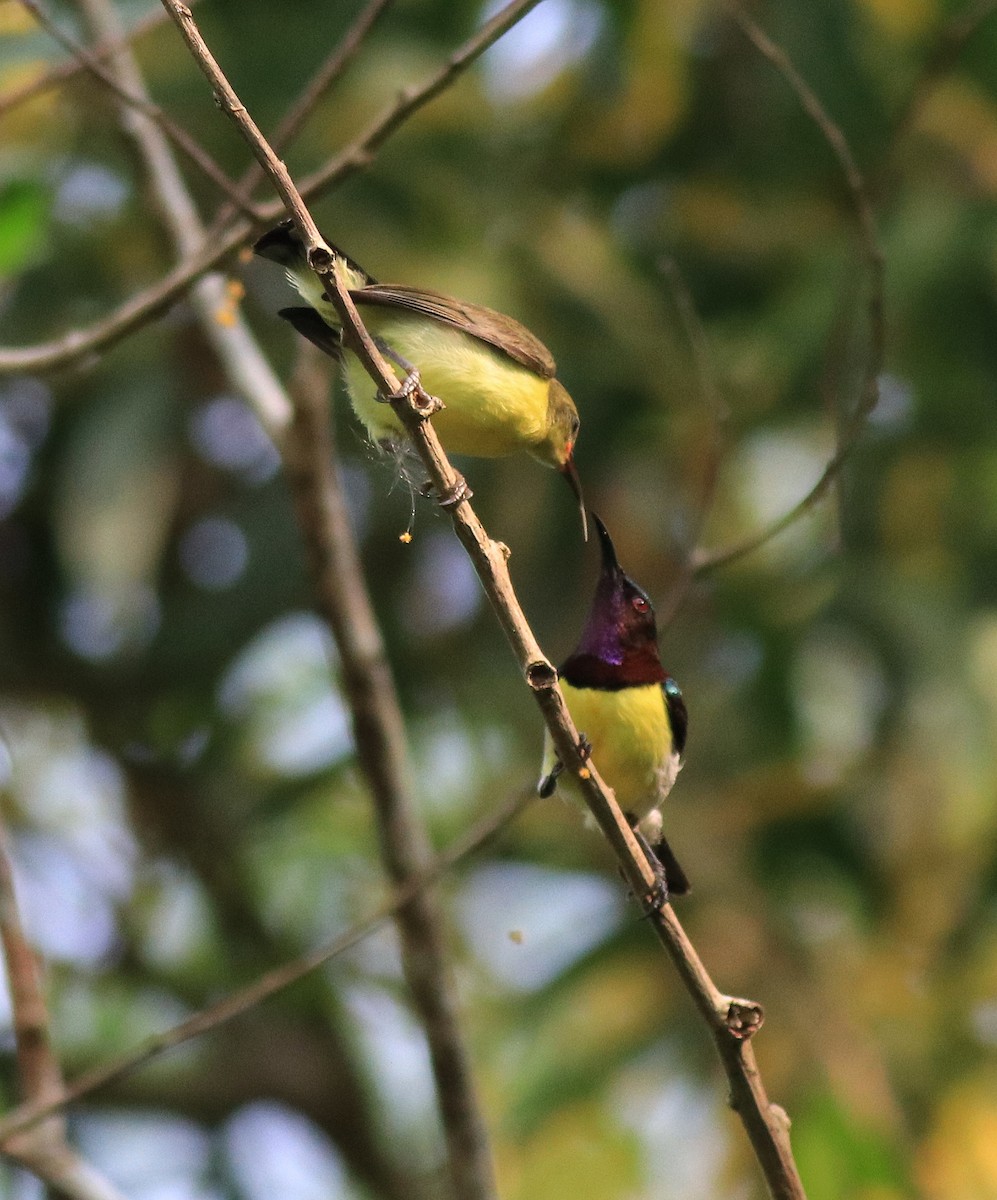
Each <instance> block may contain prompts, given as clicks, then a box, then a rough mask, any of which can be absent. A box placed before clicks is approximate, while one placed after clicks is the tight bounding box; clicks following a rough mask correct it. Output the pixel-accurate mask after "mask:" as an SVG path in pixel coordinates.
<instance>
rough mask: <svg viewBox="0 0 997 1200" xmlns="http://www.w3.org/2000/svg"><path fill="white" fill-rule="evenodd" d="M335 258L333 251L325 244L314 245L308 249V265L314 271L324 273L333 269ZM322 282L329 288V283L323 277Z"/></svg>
mask: <svg viewBox="0 0 997 1200" xmlns="http://www.w3.org/2000/svg"><path fill="white" fill-rule="evenodd" d="M333 262H334V258H333V255H332V253H331V252H330V251H329V250H328V249H327V247H325V246H312V247H311V248H310V249H309V251H308V265H309V267H311V269H312V270H313V271H317V272H319V274H324V273H325V272H327V271H331V270H332V264H333ZM322 282H323V283H324V284H325V286H326V288H328V286H329V285H328V283H326V281H325V280H324V279H323V280H322Z"/></svg>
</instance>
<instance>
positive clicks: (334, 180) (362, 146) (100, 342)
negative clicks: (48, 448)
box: [0, 0, 539, 376]
mask: <svg viewBox="0 0 997 1200" xmlns="http://www.w3.org/2000/svg"><path fill="white" fill-rule="evenodd" d="M537 3H539V0H513V3H510V4H508V5H506V6H505V8H503V9H501V10H500V11H499V12H498V13H497V14H496V16H495V17H494V18H493V19H492V20H491V21H489V22H488V23H487V24H486V25H484V26H482V28H481V29H479V30H478V31H477V32H476V33H475V34H473V35H472V36H471V37H470V38H468V39H467V41H466V42H465V43H464V44H463V46H461V47H460V48H459V49H458V50H457V51H456V52H455V53H454V54H452V55H451V56H450V58H449V59H448V60H447V62H446V63H444V65H443V66H442V67H440V68H439V69H438V70H436V71H434V72H433V73H432V74H431V75H430V76H428V78H426V79H425V80H424V81H423V82H422V83H421V84H419V85H417V86H415V87H410V88H406V89H404V90H403V91H402V92H401V94H400V95H399V96H398V97H397V99H396V100H395V101H394V102H393V103H392V104H391V105H389V106H388V108H387V109H386V110H385V111H384V112H383V113H382V114H381V116H380V117H378V118H377V120H375V121H373V122H372V123H371V125H370V126H369V127H368V128H367V130H366V131H365V132H364V133H363V134H361V135H360V136H359V137H358V138H355V139H354V140H353V141H352V142H351V143H350V144H349V145H348V146H346V147H345V148H344V149H343V150H341V151H340V152H339V153H338V154H336V155H334V156H333V157H332V158H331V159H330V160H329V162H328V163H326V165H325V166H324V167H322V168H320V169H319V170H318V171H316V172H314V173H313V174H312V175H311V176H310V177H309V181H308V182H306V183H305V184H302V186H301V188H300V189H299V191H300V193H301V195H302V196H304V197H305V199H310V198H311V197H313V196H317V195H320V194H322V193H324V192H325V191H327V190H328V189H329V188H330V187H331V186H332V185H333V184H338V183H342V182H343V181H344V180H346V179H348V178H349V177H350V176H352V175H353V174H355V173H356V172H357V171H359V170H360V169H361V168H363V167H365V166H367V165H368V164H369V163H370V162H371V161H372V160H373V159H374V157H375V156H376V153H377V150H378V149H379V148H380V147H381V146H382V145H383V144H384V142H385V141H386V140H387V139H388V137H390V135H391V134H393V133H394V132H395V131H396V130H398V129H399V128H400V127H401V126H402V125H403V124H404V122H405V121H406V120H408V119H409V118H410V117H411V116H413V115H414V113H416V112H417V111H418V110H419V109H420V108H421V107H422V106H423V105H424V104H428V103H429V101H430V100H432V99H434V98H435V97H436V96H438V95H439V94H440V93H441V92H443V91H444V90H445V89H446V88H448V87H450V86H451V85H452V84H453V83H454V82H455V81H456V79H457V78H458V77H459V76H460V75H461V74H462V73H463V72H464V71H466V70H467V68H468V67H469V66H470V65H471V64H472V63H473V62H474V61H475V60H476V59H478V58H480V56H481V55H482V54H484V52H485V51H486V50H487V49H488V47H489V46H491V45H493V44H494V43H495V42H496V41H497V40H498V39H499V38H500V37H501V36H502V34H503V33H505V31H506V29H507V28H509V26H510V25H512V24H514V23H515V22H516V21H517V20H519V19H520V17H521V16H522V15H523V14H525V13H526V12H528V11H529V10H530V9H531V8H533V7H534V6H535V5H536V4H537ZM252 212H253V213H254V214H255V216H256V225H255V226H254V225H253V224H251V223H250V222H249V221H243V220H240V221H238V222H237V223H236V224H235V225H234V226H233V227H232V228H231V229H229V230H228V231H226V232H225V233H222V234H219V235H218V236H217V237H214V238H211V239H208V240H206V241H205V242H203V243H202V244H201V246H200V247H199V248H198V249H197V250H196V251H194V252H192V253H191V254H189V255H187V256H185V258H184V259H183V260H182V261H181V262H180V263H178V264H177V266H176V267H174V268H172V269H171V270H170V271H169V272H167V274H166V275H164V276H163V278H162V279H160V280H158V281H157V282H156V283H154V284H152V285H151V286H150V287H148V288H145V289H144V290H143V291H141V292H139V293H138V294H137V295H135V296H131V297H129V298H128V299H127V300H126V301H124V303H123V304H121V305H120V306H119V307H118V308H117V309H116V310H115V311H114V312H112V313H110V314H109V315H108V316H106V317H103V318H101V320H99V321H97V322H95V323H94V324H93V325H90V326H88V327H87V328H86V329H75V330H71V331H70V332H69V333H66V334H63V335H62V336H61V337H58V338H55V339H53V340H52V341H49V342H40V343H38V344H36V345H34V346H19V347H15V348H8V349H0V376H3V375H13V374H20V373H22V372H26V371H30V372H36V373H37V372H49V371H58V370H61V369H63V368H65V367H70V366H75V365H77V364H81V363H87V362H89V361H93V359H94V356H96V355H97V354H99V353H100V352H102V351H104V350H107V349H108V348H109V347H110V346H113V345H115V344H116V343H117V342H119V341H121V339H122V338H124V337H127V336H128V335H129V334H130V333H133V332H134V331H135V330H136V329H139V328H141V327H142V326H143V325H145V324H146V323H147V322H148V321H150V320H151V319H152V318H153V317H155V316H158V315H159V314H160V313H161V312H164V311H165V310H166V309H168V308H169V307H170V306H171V305H172V304H174V303H175V302H176V300H177V299H178V298H179V297H180V296H182V295H183V294H184V293H185V292H186V291H187V290H188V289H189V288H190V287H191V285H192V284H193V283H194V281H195V280H196V279H198V278H199V277H200V276H201V275H203V274H204V273H205V272H206V271H210V270H211V269H212V268H214V267H217V266H218V265H219V263H222V262H224V261H225V259H226V258H228V256H229V255H230V254H231V253H232V252H233V251H234V250H237V249H238V248H239V247H240V246H241V245H242V244H243V243H244V242H245V241H246V239H247V238H248V237H249V236H250V234H252V233H253V231H254V229H255V228H257V227H259V226H262V225H267V224H270V223H272V222H273V221H274V220H276V219H277V217H279V216H280V215H282V214H283V212H284V205H283V204H282V203H281V202H280V201H271V202H270V203H268V204H258V205H253V207H252Z"/></svg>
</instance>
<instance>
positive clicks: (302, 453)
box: [283, 343, 496, 1200]
mask: <svg viewBox="0 0 997 1200" xmlns="http://www.w3.org/2000/svg"><path fill="white" fill-rule="evenodd" d="M327 362H328V359H325V358H323V357H322V356H321V355H319V353H318V351H317V350H314V348H313V347H312V346H310V345H308V344H307V343H304V344H303V345H302V349H301V359H300V366H299V369H298V371H297V372H296V374H295V379H294V383H293V386H292V395H293V398H294V413H295V419H294V423H293V425H292V426H291V428H290V430H289V431H288V435H287V438H286V439H285V443H284V447H283V449H284V461H285V465H286V468H287V475H288V480H289V483H290V485H291V492H292V496H293V498H294V503H295V509H296V513H297V518H298V524H299V526H300V529H301V532H302V536H303V539H304V542H305V546H306V549H307V551H308V559H309V565H310V568H311V575H312V580H313V585H314V589H315V595H316V599H317V602H318V607H319V610H320V611H321V613H322V615H323V617H324V618H325V620H326V621H327V622H328V624H329V627H330V628H331V630H332V632H333V636H334V638H335V641H336V646H337V649H338V650H339V666H340V673H341V676H342V680H343V684H344V687H345V689H346V694H347V697H348V700H349V707H350V712H351V715H352V720H353V731H354V739H355V742H356V747H357V756H358V758H359V761H360V766H361V768H362V770H363V773H364V776H365V778H366V779H367V782H368V783H369V785H370V789H371V794H372V797H373V800H374V807H375V815H376V821H377V831H378V838H379V842H380V849H381V858H382V861H383V863H384V867H385V870H386V872H387V874H388V876H389V878H390V879H391V881H392V882H393V883H394V884H395V885H396V886H398V887H404V886H405V885H406V883H407V881H409V880H410V879H413V878H420V877H422V876H423V875H424V873H425V871H426V867H427V864H428V863H429V861H430V858H431V848H430V845H429V840H428V838H427V836H426V832H425V828H424V826H423V824H422V822H421V821H420V820H419V817H418V815H417V808H416V803H415V797H414V795H413V792H412V782H411V776H412V772H411V767H410V763H409V756H408V750H407V746H406V740H405V725H404V718H403V716H402V712H401V705H400V703H399V700H398V693H397V689H396V688H395V682H394V678H393V676H392V673H391V667H390V665H389V663H388V659H387V655H386V653H385V649H384V643H383V640H382V638H381V634H380V630H379V628H378V624H377V618H376V617H375V615H374V609H373V605H372V604H371V601H370V597H369V595H368V593H367V589H366V586H365V584H364V578H363V568H362V567H361V564H360V556H359V553H358V551H357V547H356V543H355V541H354V539H353V532H352V529H351V526H350V519H349V511H348V507H347V504H346V496H345V493H344V491H343V487H342V481H341V479H340V475H339V470H338V467H337V464H336V459H335V456H334V454H333V447H332V444H331V433H330V429H331V422H330V414H329V386H328V383H329V381H328V378H327V372H326V370H325V366H326V363H327ZM397 922H398V930H399V934H400V940H401V945H402V952H403V966H404V970H405V978H406V981H407V983H408V985H409V988H410V990H411V992H412V996H413V999H414V1002H415V1008H416V1011H417V1012H418V1014H419V1017H420V1020H421V1022H422V1025H423V1027H424V1029H425V1032H426V1039H427V1042H428V1046H429V1053H430V1059H431V1064H432V1068H433V1076H434V1079H435V1082H436V1092H437V1099H438V1103H439V1106H440V1113H441V1117H442V1125H443V1131H444V1136H445V1137H446V1140H447V1149H448V1163H449V1167H450V1174H451V1180H452V1188H453V1194H454V1196H455V1197H456V1198H459V1200H464V1198H465V1197H467V1198H468V1200H475V1198H481V1200H486V1198H489V1197H495V1196H496V1191H495V1183H494V1178H493V1167H492V1156H491V1148H490V1144H489V1137H488V1130H487V1126H486V1124H485V1121H484V1118H483V1116H482V1113H481V1108H480V1104H479V1102H478V1099H477V1095H476V1089H475V1086H474V1079H473V1075H472V1071H471V1062H470V1056H469V1054H468V1051H467V1047H466V1045H465V1041H464V1037H463V1035H462V1033H461V1029H460V1022H459V1019H458V1001H457V995H456V989H455V986H454V981H453V979H452V977H451V972H450V969H449V965H448V959H447V949H446V936H445V923H444V919H443V914H442V911H441V908H440V904H439V901H438V899H437V897H436V895H435V893H434V892H433V891H432V890H430V889H428V888H422V889H419V890H418V891H417V892H416V893H414V895H413V897H412V899H411V901H410V902H409V903H408V904H406V905H405V906H404V907H402V908H400V909H399V910H398V913H397Z"/></svg>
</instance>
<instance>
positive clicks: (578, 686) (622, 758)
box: [537, 513, 689, 896]
mask: <svg viewBox="0 0 997 1200" xmlns="http://www.w3.org/2000/svg"><path fill="white" fill-rule="evenodd" d="M592 520H593V522H594V523H595V527H596V530H597V532H598V534H599V545H600V549H601V552H602V568H601V571H600V574H599V582H598V584H597V585H596V590H595V598H594V599H593V601H592V607H591V609H590V611H589V616H588V621H587V622H586V625H585V629H584V631H583V633H582V637H581V641H580V642H579V643H578V646H577V647H576V648H575V651H574V653H572V654H571V655H570V656H569V657H568V658H567V659H566V660H565V661H564V663H563V665H562V666H561V668H560V670H559V671H558V675H559V676H560V681H561V690H562V692H563V693H564V699H565V702H566V703H567V705H568V711H569V712H570V713H571V719H572V720H573V721H574V723H575V727H576V728H577V729H578V731H579V733H580V734H583V735H584V739H585V741H586V743H587V744H588V746H590V747H591V753H592V760H593V762H594V763H595V765H596V767H598V769H599V772H600V774H601V775H602V777H603V779H604V780H605V782H606V784H607V785H608V786H609V787H611V788H612V789H613V791H614V792H615V793H616V802H617V803H618V804H619V806H620V808H621V809H622V810H623V812H624V814H625V815H626V817H627V820H628V821H629V822H630V824H631V826H632V827H633V828H634V829H635V831H636V832H637V833H638V834H639V835H640V836H639V840H640V839H643V842H644V846H645V849H650V850H651V851H652V853H653V856H654V857H655V858H656V859H657V863H658V865H659V866H660V867H661V868H662V872H663V874H664V882H665V886H666V889H667V892H666V894H667V893H671V894H672V895H674V896H684V895H685V894H686V892H688V891H689V881H688V879H687V878H686V874H685V872H684V871H683V870H682V868H681V867H680V866H679V864H678V862H677V861H676V858H675V855H674V854H673V853H672V851H671V847H670V846H669V845H668V842H667V841H666V840H665V838H664V837H662V835H661V813H660V811H659V808H660V805H661V804H662V802H663V801H664V799H665V797H666V796H667V795H668V793H669V792H670V791H671V788H672V784H673V783H674V782H675V776H676V775H677V774H678V772H679V768H680V767H681V765H682V754H683V751H684V750H685V737H686V730H687V727H688V717H687V714H686V707H685V701H684V700H683V699H682V693H681V691H680V690H679V686H678V684H677V683H676V682H675V680H674V679H672V677H671V676H670V675H669V674H668V672H667V671H666V670H665V669H664V667H663V666H662V665H661V658H660V657H659V655H658V631H657V626H656V624H655V620H654V609H653V608H652V607H651V601H650V600H649V599H648V596H647V593H646V592H644V591H643V590H642V589H641V588H639V587H638V586H637V584H636V583H634V581H633V580H632V579H629V578H628V577H627V576H626V575H625V574H624V573H623V569H622V568H621V567H620V564H619V562H618V560H617V557H616V549H615V547H614V546H613V542H612V539H611V538H610V536H609V533H608V531H607V529H606V526H605V525H604V524H603V523H602V521H601V520H600V519H599V518H598V517H597V516H596V514H595V513H592ZM561 769H562V768H561V763H560V761H559V759H558V757H557V752H556V750H555V749H554V744H553V742H552V741H551V738H550V734H549V733H548V734H547V736H546V739H545V742H544V760H543V767H542V770H541V776H540V783H539V785H538V787H537V790H538V791H539V793H540V795H541V796H549V795H551V793H552V792H553V791H554V788H555V787H556V786H557V779H558V776H559V775H560V773H561ZM652 865H653V864H652Z"/></svg>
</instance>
